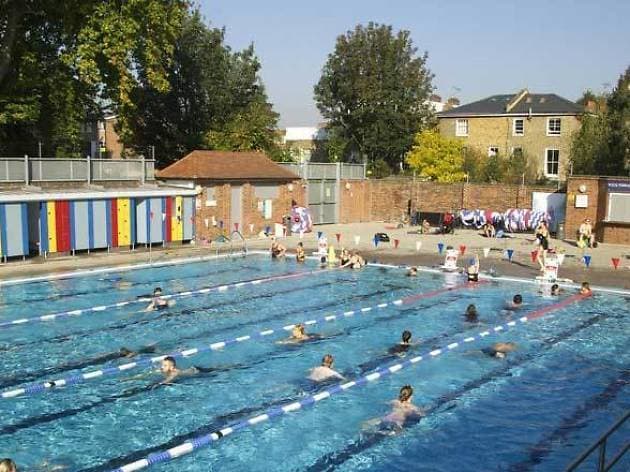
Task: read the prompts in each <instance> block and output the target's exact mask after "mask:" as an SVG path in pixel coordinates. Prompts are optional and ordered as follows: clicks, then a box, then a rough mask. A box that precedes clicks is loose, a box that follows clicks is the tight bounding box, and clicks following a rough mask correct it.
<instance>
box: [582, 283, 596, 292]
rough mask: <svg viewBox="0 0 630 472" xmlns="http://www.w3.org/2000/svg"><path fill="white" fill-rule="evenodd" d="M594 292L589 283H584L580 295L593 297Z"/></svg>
mask: <svg viewBox="0 0 630 472" xmlns="http://www.w3.org/2000/svg"><path fill="white" fill-rule="evenodd" d="M592 294H593V291H592V290H591V286H590V284H589V283H588V282H582V286H581V287H580V295H592Z"/></svg>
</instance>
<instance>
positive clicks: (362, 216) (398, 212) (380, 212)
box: [340, 179, 551, 223]
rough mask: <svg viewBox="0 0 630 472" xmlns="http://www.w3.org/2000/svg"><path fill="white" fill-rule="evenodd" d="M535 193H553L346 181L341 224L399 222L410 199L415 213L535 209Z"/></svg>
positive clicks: (477, 186) (409, 182)
mask: <svg viewBox="0 0 630 472" xmlns="http://www.w3.org/2000/svg"><path fill="white" fill-rule="evenodd" d="M535 191H543V192H549V191H551V190H550V189H549V188H540V187H521V186H510V185H480V184H466V183H455V184H438V183H434V182H419V181H413V180H411V179H383V180H366V181H363V182H358V181H348V182H346V181H342V183H341V199H340V205H341V207H340V222H341V223H354V222H361V221H378V220H397V219H400V218H401V216H402V215H403V214H406V213H407V205H408V201H409V200H411V208H412V210H415V209H418V210H420V211H426V212H446V211H457V210H460V209H461V208H469V209H476V208H481V209H491V210H494V211H505V210H507V209H508V208H531V204H532V193H533V192H535Z"/></svg>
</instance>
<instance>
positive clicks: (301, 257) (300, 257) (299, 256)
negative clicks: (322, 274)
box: [295, 242, 306, 262]
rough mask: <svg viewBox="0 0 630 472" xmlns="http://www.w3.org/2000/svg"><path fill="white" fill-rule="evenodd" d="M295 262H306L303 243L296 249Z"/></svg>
mask: <svg viewBox="0 0 630 472" xmlns="http://www.w3.org/2000/svg"><path fill="white" fill-rule="evenodd" d="M295 260H296V262H304V261H305V260H306V252H304V244H302V243H301V242H299V243H298V245H297V248H296V249H295Z"/></svg>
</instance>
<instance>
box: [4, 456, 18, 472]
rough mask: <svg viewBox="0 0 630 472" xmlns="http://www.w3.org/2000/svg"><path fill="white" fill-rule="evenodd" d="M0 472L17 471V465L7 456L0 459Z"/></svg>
mask: <svg viewBox="0 0 630 472" xmlns="http://www.w3.org/2000/svg"><path fill="white" fill-rule="evenodd" d="M0 472H18V468H17V465H16V464H15V462H13V460H12V459H9V458H8V457H6V458H4V459H2V460H0Z"/></svg>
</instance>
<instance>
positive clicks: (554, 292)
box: [551, 284, 562, 297]
mask: <svg viewBox="0 0 630 472" xmlns="http://www.w3.org/2000/svg"><path fill="white" fill-rule="evenodd" d="M560 292H562V289H561V288H560V285H558V284H553V285H552V286H551V295H553V296H554V297H555V296H558V295H560Z"/></svg>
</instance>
